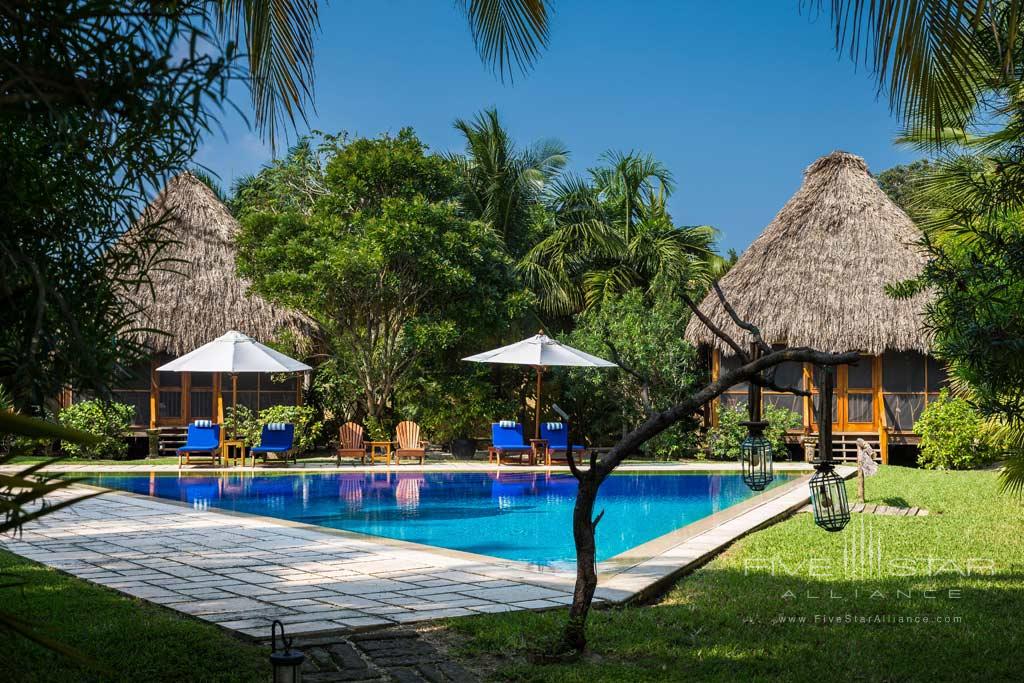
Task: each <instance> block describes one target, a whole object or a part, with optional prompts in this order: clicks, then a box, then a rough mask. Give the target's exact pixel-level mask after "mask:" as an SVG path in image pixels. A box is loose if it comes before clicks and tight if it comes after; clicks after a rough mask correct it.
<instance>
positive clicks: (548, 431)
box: [540, 422, 587, 467]
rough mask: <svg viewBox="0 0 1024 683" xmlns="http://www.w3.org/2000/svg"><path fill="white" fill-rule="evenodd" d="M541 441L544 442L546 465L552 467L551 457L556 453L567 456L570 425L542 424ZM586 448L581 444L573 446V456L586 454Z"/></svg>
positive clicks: (561, 423) (559, 423) (562, 423)
mask: <svg viewBox="0 0 1024 683" xmlns="http://www.w3.org/2000/svg"><path fill="white" fill-rule="evenodd" d="M540 440H541V441H542V442H543V443H542V444H541V448H543V449H544V460H545V464H547V465H548V466H549V467H550V466H551V456H552V455H554V454H555V453H559V452H560V453H562V454H563V455H565V454H566V453H567V451H568V450H569V425H567V424H565V423H564V422H541V423H540ZM586 450H587V448H586V446H584V445H583V444H579V443H574V444H573V445H572V454H573V455H574V456H576V457H579V456H581V455H584V454H585V453H586Z"/></svg>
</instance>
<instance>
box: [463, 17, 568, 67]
mask: <svg viewBox="0 0 1024 683" xmlns="http://www.w3.org/2000/svg"><path fill="white" fill-rule="evenodd" d="M548 4H549V3H548V0H462V6H463V9H464V11H465V13H466V18H467V19H468V20H469V28H470V31H471V32H472V34H473V42H474V44H475V45H476V48H477V52H478V53H479V54H480V59H482V60H483V61H484V63H485V64H488V65H489V66H491V67H492V68H493V69H494V70H495V71H496V72H497V73H498V75H499V77H501V78H502V79H504V78H506V77H508V78H512V77H513V76H514V75H515V72H516V71H520V72H525V71H528V70H529V69H530V68H531V67H532V66H533V64H534V62H536V60H537V58H538V57H539V56H540V53H541V51H543V50H544V48H545V47H547V44H548Z"/></svg>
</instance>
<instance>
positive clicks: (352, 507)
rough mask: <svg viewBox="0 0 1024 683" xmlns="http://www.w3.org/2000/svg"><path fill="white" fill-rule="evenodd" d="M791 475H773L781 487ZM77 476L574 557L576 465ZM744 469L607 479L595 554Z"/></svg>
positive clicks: (732, 488) (733, 486)
mask: <svg viewBox="0 0 1024 683" xmlns="http://www.w3.org/2000/svg"><path fill="white" fill-rule="evenodd" d="M791 478H792V475H785V474H781V475H776V481H775V483H774V484H773V486H774V485H778V484H779V483H782V482H783V481H785V480H786V479H791ZM75 479H76V480H79V481H83V482H85V483H89V484H94V485H97V486H103V487H107V488H113V489H122V490H125V491H132V492H134V493H140V494H144V495H149V496H156V497H159V498H167V499H170V500H178V501H185V502H188V503H190V504H192V505H194V506H196V507H213V508H223V509H226V510H237V511H239V512H248V513H253V514H258V515H266V516H269V517H278V518H281V519H288V520H293V521H297V522H305V523H307V524H315V525H317V526H323V527H330V528H333V529H345V530H348V531H357V532H360V533H364V534H371V535H374V536H385V537H387V538H395V539H401V540H404V541H414V542H416V543H424V544H427V545H433V546H440V547H442V548H452V549H455V550H463V551H466V552H472V553H480V554H483V555H491V556H494V557H501V558H505V559H509V560H520V561H525V562H533V563H537V564H546V565H561V564H563V563H566V562H571V561H572V560H573V559H574V558H575V552H574V550H573V541H572V509H573V504H574V502H575V495H576V480H575V479H573V478H572V477H571V476H569V475H561V474H534V473H529V474H528V473H505V472H502V473H501V474H495V473H484V472H455V473H436V472H427V473H424V472H391V473H385V472H379V473H377V472H375V473H366V474H362V473H360V474H356V473H352V474H342V473H330V474H328V473H315V474H314V473H308V474H287V475H280V474H275V475H270V474H268V475H260V474H258V473H255V474H252V473H245V474H224V475H218V474H209V475H197V474H193V473H189V474H188V475H158V474H149V473H147V474H143V475H134V474H110V475H88V476H83V477H77V476H76V477H75ZM752 495H754V494H753V492H751V491H750V490H749V489H748V488H747V487H746V486H745V485H744V484H743V480H742V478H741V477H740V475H738V474H719V473H685V474H643V473H624V474H615V475H612V476H611V477H609V478H608V479H607V480H606V481H605V482H604V484H603V485H602V486H601V491H600V494H599V496H598V501H597V508H596V509H597V510H598V511H600V510H602V509H604V510H606V514H605V516H604V519H603V520H602V521H601V523H600V524H599V525H598V527H597V548H598V560H604V559H607V558H609V557H613V556H615V555H618V554H619V553H621V552H624V551H626V550H629V549H630V548H633V547H635V546H637V545H640V544H641V543H645V542H646V541H649V540H651V539H653V538H657V537H658V536H661V535H663V534H667V533H669V532H670V531H674V530H675V529H678V528H679V527H682V526H685V525H687V524H690V523H692V522H695V521H697V520H699V519H701V518H703V517H707V516H708V515H711V514H713V513H715V512H718V511H719V510H722V509H724V508H727V507H729V506H730V505H734V504H736V503H738V502H740V501H743V500H746V499H747V498H750V497H751V496H752Z"/></svg>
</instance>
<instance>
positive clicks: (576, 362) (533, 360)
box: [462, 332, 618, 439]
mask: <svg viewBox="0 0 1024 683" xmlns="http://www.w3.org/2000/svg"><path fill="white" fill-rule="evenodd" d="M462 360H468V361H471V362H474V363H503V364H506V365H531V366H533V367H534V368H535V369H536V370H537V406H536V415H535V420H534V438H535V439H536V438H540V390H541V373H543V372H544V368H547V367H554V366H562V367H580V368H615V367H618V366H617V365H616V364H615V363H612V362H611V361H607V360H605V359H604V358H598V357H597V356H591V355H590V354H589V353H585V352H583V351H580V350H579V349H574V348H573V347H571V346H569V345H567V344H563V343H562V342H560V341H557V340H555V339H552V338H551V337H549V336H547V335H546V334H544V333H543V332H541V333H539V334H535V335H533V336H532V337H528V338H526V339H524V340H522V341H518V342H516V343H515V344H509V345H508V346H502V347H501V348H498V349H492V350H490V351H484V352H483V353H478V354H476V355H473V356H467V357H466V358H463V359H462Z"/></svg>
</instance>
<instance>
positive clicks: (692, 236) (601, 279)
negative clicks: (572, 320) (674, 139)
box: [519, 152, 717, 314]
mask: <svg viewBox="0 0 1024 683" xmlns="http://www.w3.org/2000/svg"><path fill="white" fill-rule="evenodd" d="M602 161H603V162H604V164H603V165H602V166H599V167H597V168H594V169H591V170H590V172H589V178H587V179H583V178H574V177H570V178H561V179H558V180H557V181H556V182H555V183H554V184H553V187H552V190H551V193H550V198H549V202H550V206H551V209H552V212H553V214H554V216H555V221H554V228H553V230H552V232H551V233H550V234H549V235H548V236H547V237H545V238H544V239H543V240H541V241H540V242H539V243H538V244H537V245H535V246H534V247H533V248H532V249H531V250H530V252H529V253H528V254H527V255H526V257H525V258H524V259H523V260H522V261H521V262H520V264H519V271H520V273H521V274H522V276H523V277H524V278H525V280H526V282H528V283H529V284H530V285H531V287H532V288H533V290H534V291H535V292H536V293H537V295H538V297H539V299H540V305H541V308H542V309H543V310H544V311H546V312H548V313H554V314H566V313H572V312H575V311H580V310H583V309H586V308H589V307H591V306H594V305H595V304H597V303H599V302H600V301H602V300H603V299H605V298H606V297H608V296H611V295H616V294H622V293H624V292H627V291H629V290H630V289H634V288H640V289H642V290H643V291H644V292H645V296H647V297H648V298H649V299H653V297H654V296H655V295H656V294H657V293H659V292H664V293H671V292H673V291H678V290H686V289H690V288H694V287H696V288H698V289H701V288H703V287H706V286H707V285H708V283H709V282H710V280H711V278H712V277H713V275H712V272H713V268H712V266H713V264H715V263H716V262H717V257H716V256H715V255H714V253H713V251H712V248H713V244H714V239H715V230H714V229H713V228H711V227H709V226H695V227H680V226H676V225H675V224H674V223H673V221H672V218H671V216H670V215H669V213H668V211H667V209H666V206H665V201H666V200H667V198H668V196H669V195H670V194H671V192H672V189H673V180H672V175H671V173H669V171H668V169H667V168H665V166H664V165H662V164H661V163H660V162H659V161H657V160H656V159H654V158H653V157H651V156H649V155H640V154H635V153H630V154H622V153H618V152H608V153H606V154H604V155H603V156H602Z"/></svg>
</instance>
